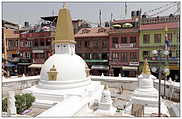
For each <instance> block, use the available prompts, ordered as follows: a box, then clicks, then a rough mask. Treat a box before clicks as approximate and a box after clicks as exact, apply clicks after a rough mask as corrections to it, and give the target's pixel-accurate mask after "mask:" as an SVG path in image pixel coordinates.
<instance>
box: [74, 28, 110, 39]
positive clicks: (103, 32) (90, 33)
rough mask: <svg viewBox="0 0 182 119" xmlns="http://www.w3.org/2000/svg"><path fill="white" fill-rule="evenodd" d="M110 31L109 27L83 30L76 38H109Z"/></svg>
mask: <svg viewBox="0 0 182 119" xmlns="http://www.w3.org/2000/svg"><path fill="white" fill-rule="evenodd" d="M108 30H109V27H94V28H82V29H81V30H80V31H79V32H78V33H77V34H76V35H75V37H76V38H80V37H107V36H109V34H108Z"/></svg>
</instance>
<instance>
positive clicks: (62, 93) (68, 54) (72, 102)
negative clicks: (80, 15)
mask: <svg viewBox="0 0 182 119" xmlns="http://www.w3.org/2000/svg"><path fill="white" fill-rule="evenodd" d="M54 43H55V54H54V55H52V56H51V57H49V58H48V59H47V60H46V62H45V63H44V64H43V66H42V68H41V72H40V82H39V84H38V85H37V86H34V87H31V88H29V89H25V90H24V92H25V93H27V92H29V93H32V94H33V95H34V96H35V97H36V101H35V103H34V104H33V105H34V106H38V107H39V106H40V107H43V106H44V107H52V106H53V105H55V104H57V105H55V106H54V108H55V109H52V111H49V112H44V113H43V114H41V115H39V117H42V116H47V117H49V116H51V117H55V116H57V117H59V116H73V115H74V114H75V113H76V112H78V111H79V110H80V109H81V108H82V107H83V106H85V105H87V104H88V103H89V102H90V101H92V100H95V99H98V100H100V97H101V94H102V91H103V88H104V86H102V85H101V84H100V82H95V81H91V80H90V78H89V69H88V66H87V64H86V63H85V61H84V60H83V59H82V58H81V57H80V56H78V55H76V54H75V43H76V42H75V38H74V33H73V26H72V19H71V16H70V11H69V10H68V9H67V8H66V7H65V5H64V7H63V8H62V9H60V11H59V15H58V19H57V25H56V37H55V42H54ZM59 105H60V106H59ZM56 107H57V108H56Z"/></svg>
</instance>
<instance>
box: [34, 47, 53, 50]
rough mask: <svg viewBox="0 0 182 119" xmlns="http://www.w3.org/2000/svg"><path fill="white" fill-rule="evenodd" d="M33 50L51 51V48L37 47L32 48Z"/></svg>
mask: <svg viewBox="0 0 182 119" xmlns="http://www.w3.org/2000/svg"><path fill="white" fill-rule="evenodd" d="M32 49H33V50H51V49H52V47H51V46H37V47H35V46H34V47H32Z"/></svg>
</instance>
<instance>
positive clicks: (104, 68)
mask: <svg viewBox="0 0 182 119" xmlns="http://www.w3.org/2000/svg"><path fill="white" fill-rule="evenodd" d="M91 69H98V70H109V66H106V65H92V67H91Z"/></svg>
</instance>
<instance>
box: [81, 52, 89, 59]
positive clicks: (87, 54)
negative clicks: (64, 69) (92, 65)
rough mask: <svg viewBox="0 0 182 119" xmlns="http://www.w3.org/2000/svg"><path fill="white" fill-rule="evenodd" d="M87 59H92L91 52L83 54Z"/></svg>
mask: <svg viewBox="0 0 182 119" xmlns="http://www.w3.org/2000/svg"><path fill="white" fill-rule="evenodd" d="M82 56H83V57H84V58H85V59H90V54H89V53H85V54H83V55H82Z"/></svg>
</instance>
